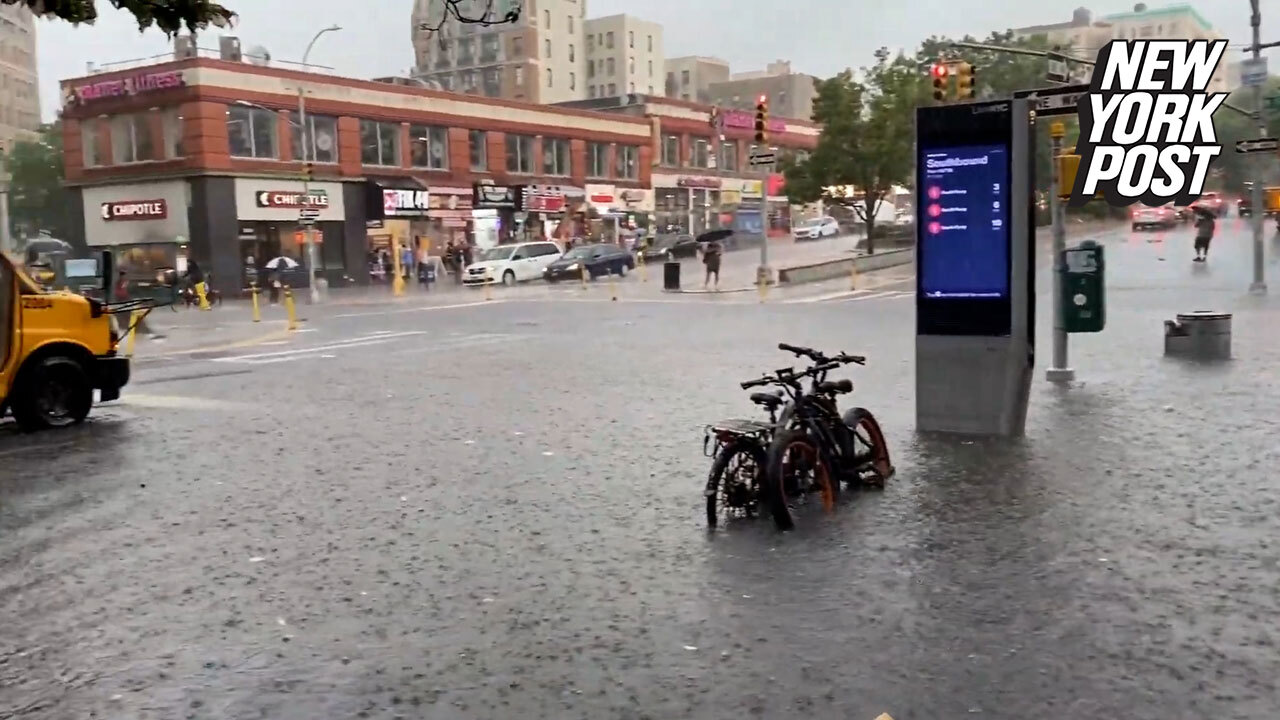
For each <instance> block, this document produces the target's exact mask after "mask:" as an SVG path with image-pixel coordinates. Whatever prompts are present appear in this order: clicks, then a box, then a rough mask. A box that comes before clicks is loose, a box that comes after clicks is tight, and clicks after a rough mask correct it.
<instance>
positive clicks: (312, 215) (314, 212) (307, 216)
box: [298, 207, 320, 220]
mask: <svg viewBox="0 0 1280 720" xmlns="http://www.w3.org/2000/svg"><path fill="white" fill-rule="evenodd" d="M318 217H320V208H313V207H306V208H302V209H301V210H299V211H298V219H299V220H315V219H316V218H318Z"/></svg>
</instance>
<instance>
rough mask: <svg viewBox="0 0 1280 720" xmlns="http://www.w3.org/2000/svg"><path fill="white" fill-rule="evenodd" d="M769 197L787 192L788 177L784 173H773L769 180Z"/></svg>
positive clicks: (767, 192)
mask: <svg viewBox="0 0 1280 720" xmlns="http://www.w3.org/2000/svg"><path fill="white" fill-rule="evenodd" d="M767 185H768V190H767V191H766V194H767V195H768V196H769V197H780V196H782V195H786V194H787V177H786V176H785V175H783V174H782V173H773V174H772V175H770V176H769V180H768V182H767Z"/></svg>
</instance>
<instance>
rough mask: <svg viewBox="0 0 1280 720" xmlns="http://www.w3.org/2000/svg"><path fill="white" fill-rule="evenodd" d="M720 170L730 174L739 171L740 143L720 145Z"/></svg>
mask: <svg viewBox="0 0 1280 720" xmlns="http://www.w3.org/2000/svg"><path fill="white" fill-rule="evenodd" d="M720 169H721V170H728V171H729V172H737V171H738V143H736V142H725V143H720Z"/></svg>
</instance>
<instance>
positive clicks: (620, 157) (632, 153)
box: [614, 145, 640, 180]
mask: <svg viewBox="0 0 1280 720" xmlns="http://www.w3.org/2000/svg"><path fill="white" fill-rule="evenodd" d="M614 153H615V156H616V162H615V163H614V168H615V172H614V176H615V177H617V178H618V179H619V180H636V179H638V178H639V177H640V149H639V148H637V147H635V146H634V145H617V146H615V147H614Z"/></svg>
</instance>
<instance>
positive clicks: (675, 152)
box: [662, 135, 680, 167]
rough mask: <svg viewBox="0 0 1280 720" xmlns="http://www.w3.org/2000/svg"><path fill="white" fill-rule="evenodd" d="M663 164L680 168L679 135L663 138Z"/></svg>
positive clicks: (664, 136)
mask: <svg viewBox="0 0 1280 720" xmlns="http://www.w3.org/2000/svg"><path fill="white" fill-rule="evenodd" d="M662 164H663V165H666V166H667V167H679V166H680V137H679V136H678V135H663V136H662Z"/></svg>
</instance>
